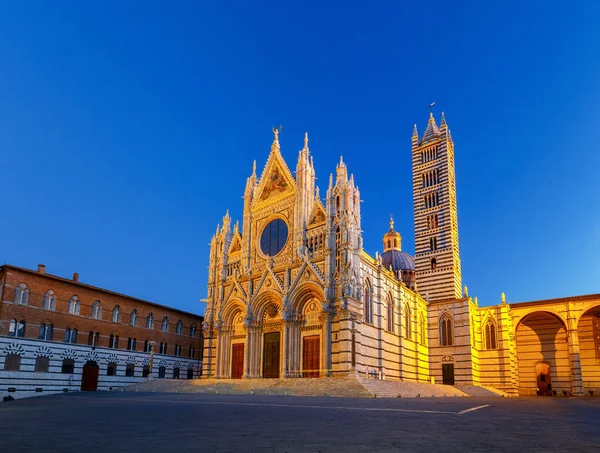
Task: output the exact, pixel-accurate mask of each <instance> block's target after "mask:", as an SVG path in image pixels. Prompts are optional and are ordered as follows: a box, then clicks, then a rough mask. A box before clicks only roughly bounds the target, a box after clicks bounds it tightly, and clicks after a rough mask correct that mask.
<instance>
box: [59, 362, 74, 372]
mask: <svg viewBox="0 0 600 453" xmlns="http://www.w3.org/2000/svg"><path fill="white" fill-rule="evenodd" d="M60 372H61V373H64V374H73V373H74V372H75V360H73V359H64V360H63V361H62V368H61V369H60Z"/></svg>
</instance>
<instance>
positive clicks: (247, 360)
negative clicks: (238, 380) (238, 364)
mask: <svg viewBox="0 0 600 453" xmlns="http://www.w3.org/2000/svg"><path fill="white" fill-rule="evenodd" d="M253 323H254V319H253V318H252V316H250V315H246V317H245V318H244V325H245V326H246V345H245V346H244V379H251V378H252V373H251V364H252V352H251V351H252V349H253V348H254V342H253V341H252V338H253V334H254V328H253V326H252V325H253Z"/></svg>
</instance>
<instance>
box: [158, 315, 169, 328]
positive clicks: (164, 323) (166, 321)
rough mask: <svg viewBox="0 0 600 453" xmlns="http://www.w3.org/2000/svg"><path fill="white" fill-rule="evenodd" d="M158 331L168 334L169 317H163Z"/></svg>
mask: <svg viewBox="0 0 600 453" xmlns="http://www.w3.org/2000/svg"><path fill="white" fill-rule="evenodd" d="M160 330H162V331H163V332H168V331H169V317H168V316H165V317H164V318H163V319H162V323H161V325H160Z"/></svg>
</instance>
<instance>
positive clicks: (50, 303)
mask: <svg viewBox="0 0 600 453" xmlns="http://www.w3.org/2000/svg"><path fill="white" fill-rule="evenodd" d="M42 308H43V309H44V310H56V294H54V291H52V290H51V289H50V290H48V291H46V294H44V302H43V303H42Z"/></svg>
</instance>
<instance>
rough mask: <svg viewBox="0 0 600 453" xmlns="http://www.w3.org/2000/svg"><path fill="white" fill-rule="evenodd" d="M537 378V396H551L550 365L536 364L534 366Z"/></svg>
mask: <svg viewBox="0 0 600 453" xmlns="http://www.w3.org/2000/svg"><path fill="white" fill-rule="evenodd" d="M535 374H536V376H537V394H538V395H542V396H552V379H551V377H550V365H548V364H547V363H544V362H542V363H538V364H537V365H536V366H535Z"/></svg>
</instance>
